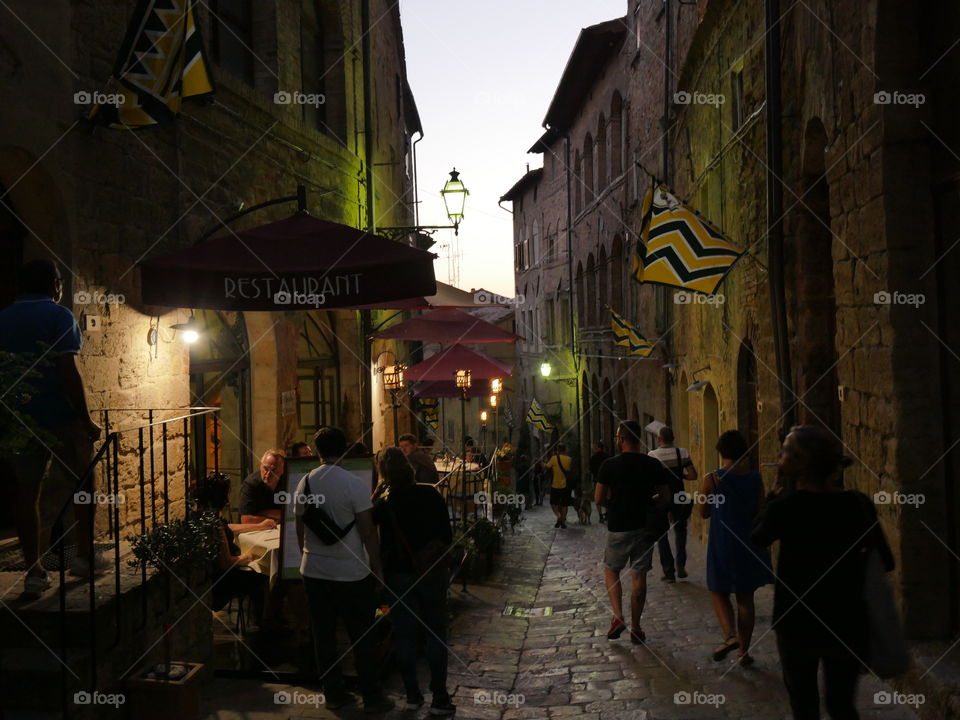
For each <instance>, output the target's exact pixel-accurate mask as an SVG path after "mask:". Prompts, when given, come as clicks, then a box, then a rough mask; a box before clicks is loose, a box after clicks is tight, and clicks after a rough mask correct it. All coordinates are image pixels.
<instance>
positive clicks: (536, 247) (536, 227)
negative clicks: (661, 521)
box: [530, 220, 542, 266]
mask: <svg viewBox="0 0 960 720" xmlns="http://www.w3.org/2000/svg"><path fill="white" fill-rule="evenodd" d="M541 254H542V250H541V248H540V222H539V221H538V220H534V221H533V231H532V232H531V234H530V265H531V266H533V265H536V264H537V258H539V257H540V256H541Z"/></svg>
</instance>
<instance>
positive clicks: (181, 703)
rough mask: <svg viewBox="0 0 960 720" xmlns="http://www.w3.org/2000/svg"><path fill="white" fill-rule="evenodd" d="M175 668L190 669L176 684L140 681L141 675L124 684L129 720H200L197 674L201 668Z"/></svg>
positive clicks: (198, 678) (146, 679)
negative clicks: (173, 719)
mask: <svg viewBox="0 0 960 720" xmlns="http://www.w3.org/2000/svg"><path fill="white" fill-rule="evenodd" d="M171 664H174V663H171ZM177 664H180V665H187V666H189V668H190V670H189V671H188V672H187V674H186V675H184V676H183V677H182V678H180V679H179V680H164V679H162V678H146V677H141V676H142V675H143V674H144V673H143V671H141V672H140V673H138V675H137V676H136V677H133V678H130V679H129V680H127V701H128V702H127V704H128V706H129V707H130V717H132V718H137V720H171V719H172V718H176V719H177V720H196V718H199V717H200V673H201V671H202V670H203V664H202V663H188V662H181V663H177Z"/></svg>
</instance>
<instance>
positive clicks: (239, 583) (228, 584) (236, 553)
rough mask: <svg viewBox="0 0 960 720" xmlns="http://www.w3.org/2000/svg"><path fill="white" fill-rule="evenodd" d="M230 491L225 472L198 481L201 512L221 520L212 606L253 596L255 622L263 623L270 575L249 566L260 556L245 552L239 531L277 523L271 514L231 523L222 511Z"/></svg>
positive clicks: (195, 495)
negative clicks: (270, 516)
mask: <svg viewBox="0 0 960 720" xmlns="http://www.w3.org/2000/svg"><path fill="white" fill-rule="evenodd" d="M229 495H230V478H229V477H228V476H226V475H224V474H223V473H211V474H210V475H208V476H207V477H205V478H204V479H203V480H201V481H200V482H198V483H197V488H196V490H195V491H194V500H195V502H196V504H197V509H198V510H199V511H200V512H212V513H215V514H216V515H217V517H218V518H219V520H220V525H221V533H220V558H219V562H218V565H217V570H216V571H215V573H216V574H215V576H214V577H215V582H214V584H213V588H212V594H213V603H212V604H211V610H213V611H214V612H216V611H218V610H221V609H222V608H223V607H224V606H226V604H227V603H228V602H230V599H231V598H234V597H243V596H248V597H250V599H251V601H252V602H253V608H254V615H255V617H256V619H255V621H254V624H255V625H258V626H259V625H260V623H261V621H262V619H263V609H264V603H265V599H266V590H267V576H266V575H263V574H262V573H258V572H255V571H254V570H253V569H252V568H249V567H247V566H248V565H249V564H250V563H251V562H253V561H254V560H255V559H256V558H255V557H254V556H253V555H252V554H250V553H241V552H240V548H239V546H238V545H237V543H236V542H235V540H234V538H235V537H236V535H238V534H239V533H242V532H250V531H253V530H270V529H271V528H274V527H276V526H277V524H276V523H275V522H274V521H273V520H270V519H269V518H268V519H266V520H264V521H262V522H259V523H242V524H241V523H230V522H227V520H226V519H225V518H224V517H223V516H221V515H220V513H221V512H222V511H223V508H224V507H226V505H227V498H228V497H229Z"/></svg>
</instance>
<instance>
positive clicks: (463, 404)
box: [460, 389, 467, 530]
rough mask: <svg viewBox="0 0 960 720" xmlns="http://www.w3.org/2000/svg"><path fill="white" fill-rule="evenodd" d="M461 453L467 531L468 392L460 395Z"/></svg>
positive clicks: (461, 477) (462, 511)
mask: <svg viewBox="0 0 960 720" xmlns="http://www.w3.org/2000/svg"><path fill="white" fill-rule="evenodd" d="M460 453H461V466H462V467H463V472H462V473H461V475H460V487H461V493H462V502H461V506H462V507H461V511H460V519H461V521H462V522H463V529H464V530H466V529H467V391H466V390H465V389H464V391H463V392H462V393H460Z"/></svg>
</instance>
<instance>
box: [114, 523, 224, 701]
mask: <svg viewBox="0 0 960 720" xmlns="http://www.w3.org/2000/svg"><path fill="white" fill-rule="evenodd" d="M221 533H222V530H221V524H220V519H219V518H218V517H217V516H216V515H214V514H213V513H204V514H200V515H196V516H194V517H191V518H190V519H188V520H175V521H173V522H169V523H162V524H158V525H156V526H154V528H153V529H152V530H150V531H148V532H146V533H144V534H143V535H134V536H130V537H129V538H128V540H129V541H130V543H131V545H132V552H133V559H132V560H130V565H131V567H135V568H142V567H150V568H153V569H154V570H156V572H157V576H158V577H159V578H161V582H162V583H163V587H164V592H165V595H166V603H165V610H164V613H163V615H164V617H163V621H162V623H161V634H162V638H163V644H162V648H163V662H162V663H159V664H157V665H154V666H152V667H148V668H146V669H141V670H140V671H139V672H137V673H135V674H134V675H133V677H131V678H130V679H129V680H128V682H127V690H128V693H129V694H130V696H131V706H136V707H137V708H139V713H140V714H139V715H138V717H157V718H161V717H163V718H171V717H177V718H192V717H196V716H197V713H198V712H199V686H198V680H199V677H200V672H201V670H202V668H203V666H202V664H199V663H183V662H179V663H178V662H172V661H171V655H172V653H171V638H170V632H171V628H172V618H171V617H169V616H170V615H171V607H172V602H171V592H172V585H173V583H172V580H173V576H174V575H177V576H178V577H184V578H186V579H185V580H184V581H183V582H185V583H187V584H188V585H190V584H192V583H191V580H192V579H193V578H196V577H197V575H198V573H200V574H202V575H203V576H208V575H209V573H210V571H211V570H213V568H214V566H215V563H216V561H217V558H218V557H219V554H220V542H221Z"/></svg>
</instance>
